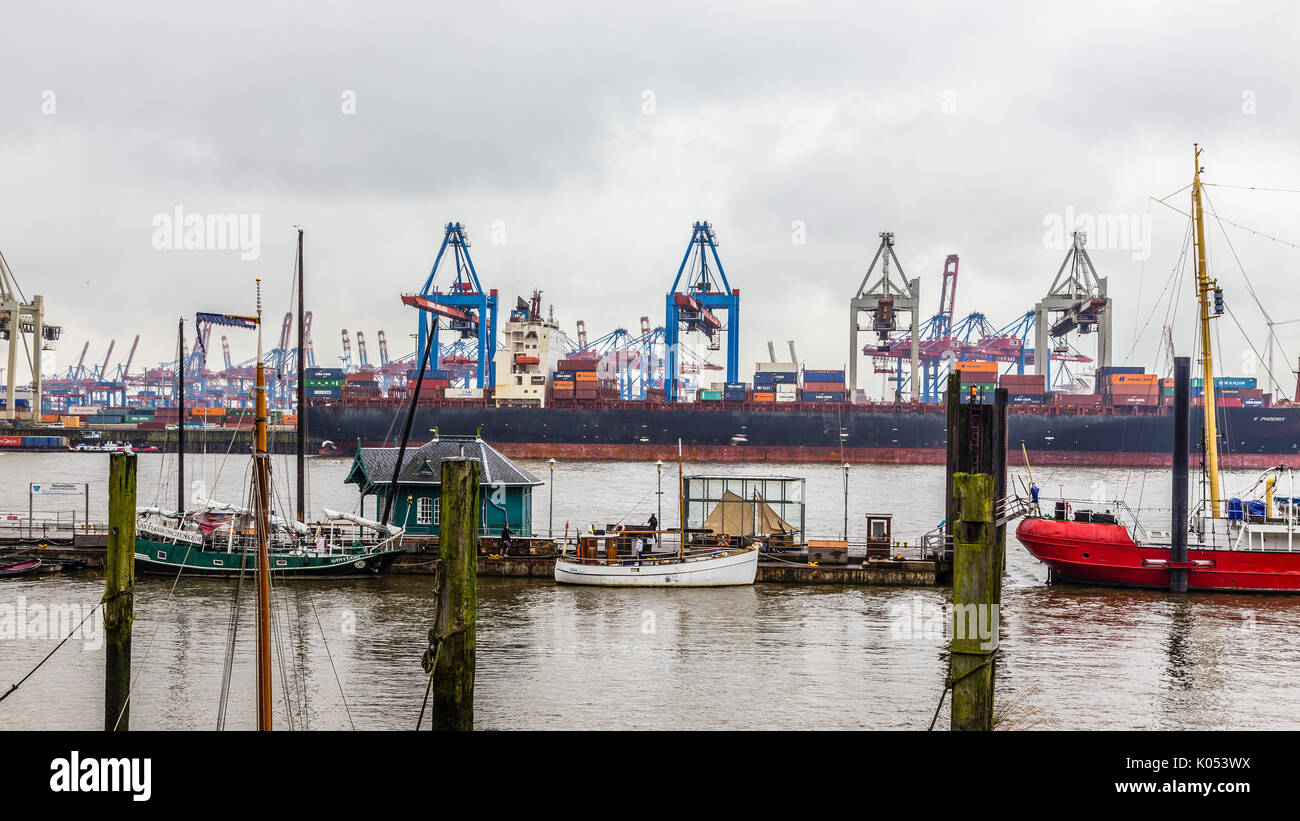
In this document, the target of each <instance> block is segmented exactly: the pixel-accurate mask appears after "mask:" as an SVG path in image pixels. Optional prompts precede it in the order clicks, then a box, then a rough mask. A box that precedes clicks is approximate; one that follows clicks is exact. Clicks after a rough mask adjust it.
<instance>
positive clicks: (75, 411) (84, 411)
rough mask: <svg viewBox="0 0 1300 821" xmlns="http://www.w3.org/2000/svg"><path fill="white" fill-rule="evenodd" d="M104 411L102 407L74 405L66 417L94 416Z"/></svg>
mask: <svg viewBox="0 0 1300 821" xmlns="http://www.w3.org/2000/svg"><path fill="white" fill-rule="evenodd" d="M103 409H104V408H103V406H102V405H92V406H83V405H73V406H72V407H70V408H68V412H67V413H65V414H64V416H94V415H95V414H97V413H99V412H100V411H102V410H103Z"/></svg>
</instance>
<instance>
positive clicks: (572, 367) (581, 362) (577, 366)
mask: <svg viewBox="0 0 1300 821" xmlns="http://www.w3.org/2000/svg"><path fill="white" fill-rule="evenodd" d="M599 364H600V362H599V360H596V359H561V360H560V366H559V368H557V369H556V370H561V371H594V370H596V367H597V366H598V365H599Z"/></svg>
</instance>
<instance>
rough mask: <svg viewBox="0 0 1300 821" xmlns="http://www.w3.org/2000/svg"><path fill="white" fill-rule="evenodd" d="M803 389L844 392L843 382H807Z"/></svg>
mask: <svg viewBox="0 0 1300 821" xmlns="http://www.w3.org/2000/svg"><path fill="white" fill-rule="evenodd" d="M803 389H804V390H806V391H812V392H813V393H844V383H843V382H805V383H803Z"/></svg>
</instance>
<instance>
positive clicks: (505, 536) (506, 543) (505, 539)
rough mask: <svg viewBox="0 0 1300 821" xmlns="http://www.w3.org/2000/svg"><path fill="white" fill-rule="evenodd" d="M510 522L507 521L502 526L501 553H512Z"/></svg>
mask: <svg viewBox="0 0 1300 821" xmlns="http://www.w3.org/2000/svg"><path fill="white" fill-rule="evenodd" d="M510 536H511V533H510V523H509V522H506V523H505V524H504V525H502V526H501V555H502V556H508V555H510Z"/></svg>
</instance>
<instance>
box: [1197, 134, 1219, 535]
mask: <svg viewBox="0 0 1300 821" xmlns="http://www.w3.org/2000/svg"><path fill="white" fill-rule="evenodd" d="M1192 148H1193V150H1194V152H1195V162H1194V166H1195V175H1194V176H1193V178H1192V216H1193V217H1194V218H1195V220H1196V300H1197V302H1198V303H1199V304H1200V309H1201V378H1202V382H1201V384H1202V385H1203V388H1202V390H1201V396H1202V402H1201V404H1202V410H1203V411H1204V414H1205V443H1204V444H1205V470H1206V473H1207V474H1208V478H1209V483H1210V515H1211V516H1212V517H1213V518H1215V519H1218V518H1219V507H1220V498H1219V434H1218V429H1217V422H1218V420H1217V418H1216V414H1217V412H1218V408H1217V407H1216V406H1217V404H1218V403H1217V402H1216V401H1215V391H1214V358H1213V356H1212V355H1211V352H1210V291H1211V290H1213V289H1215V288H1217V287H1218V286H1219V283H1218V280H1214V279H1210V274H1209V269H1208V266H1207V265H1206V261H1205V218H1204V214H1203V212H1202V210H1201V148H1200V146H1199V145H1198V144H1196V143H1193V144H1192Z"/></svg>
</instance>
